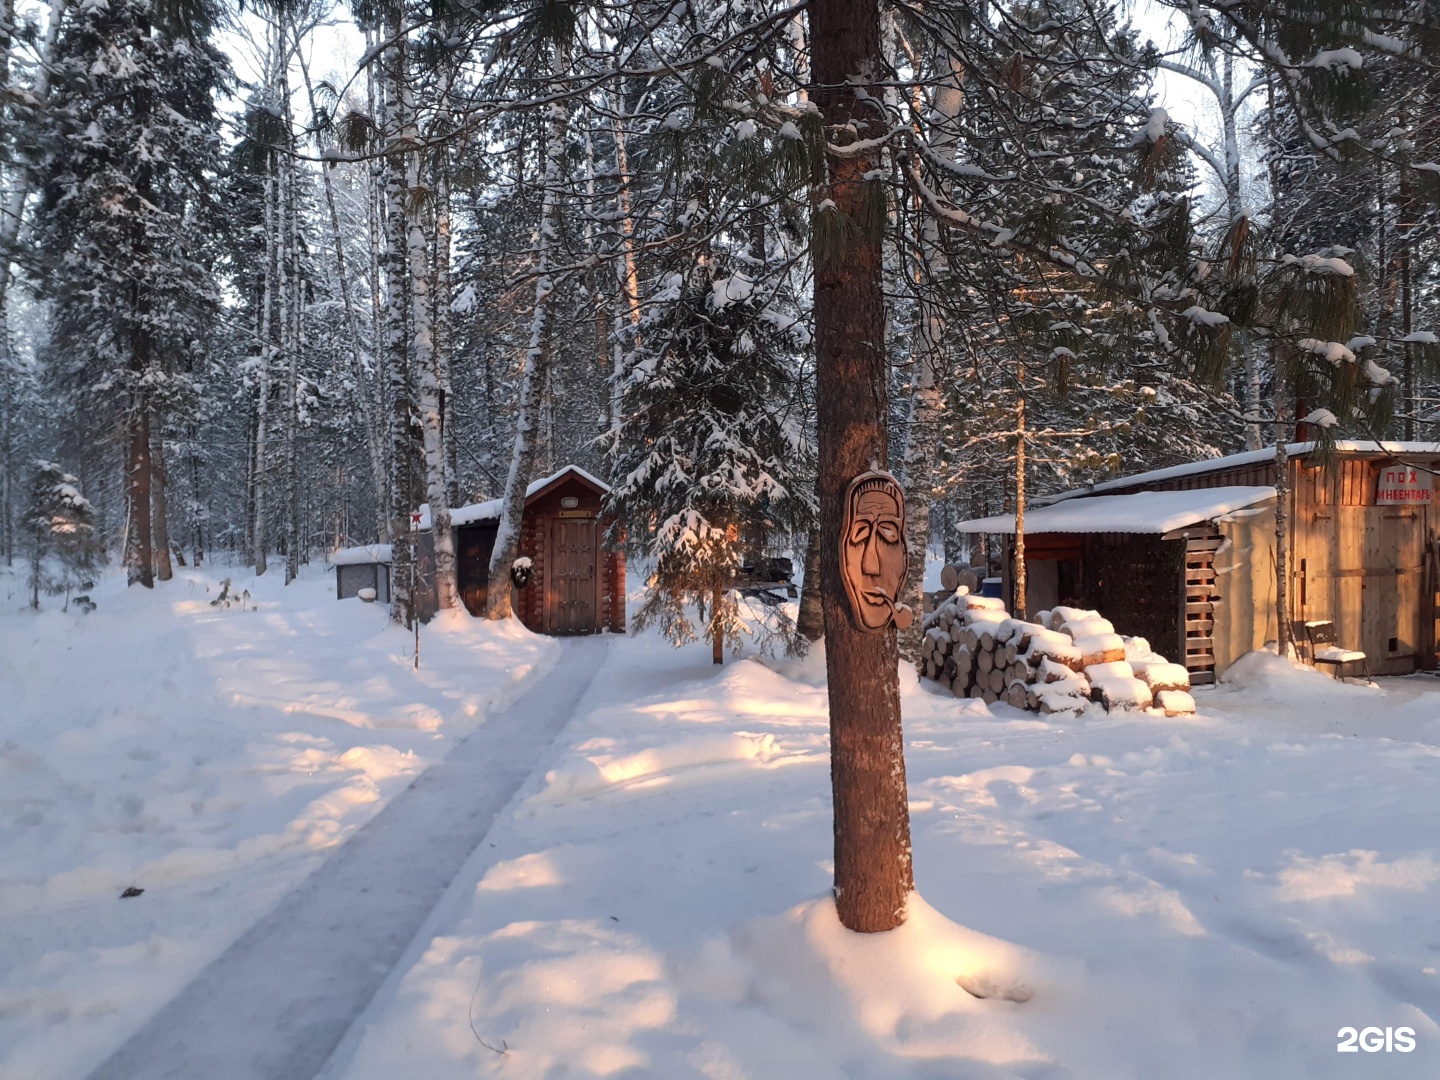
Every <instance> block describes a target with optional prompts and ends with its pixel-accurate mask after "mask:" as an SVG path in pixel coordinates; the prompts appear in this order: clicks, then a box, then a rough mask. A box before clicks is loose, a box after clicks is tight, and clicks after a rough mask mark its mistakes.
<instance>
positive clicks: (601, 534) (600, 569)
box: [421, 465, 625, 635]
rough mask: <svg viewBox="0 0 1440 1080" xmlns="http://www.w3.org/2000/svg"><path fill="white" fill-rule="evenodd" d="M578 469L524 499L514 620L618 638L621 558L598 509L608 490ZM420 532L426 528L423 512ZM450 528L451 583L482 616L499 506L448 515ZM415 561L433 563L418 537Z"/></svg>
mask: <svg viewBox="0 0 1440 1080" xmlns="http://www.w3.org/2000/svg"><path fill="white" fill-rule="evenodd" d="M609 490H610V489H609V487H607V486H606V485H605V484H604V483H603V482H602V481H600V480H597V479H596V478H595V477H594V476H591V475H590V474H589V473H587V472H586V471H585V470H584V469H581V468H579V467H578V466H574V465H567V466H566V467H565V468H563V469H561V470H559V471H558V472H556V473H554V474H552V475H550V476H547V477H544V478H542V479H540V480H536V481H535V482H534V483H532V484H530V485H529V487H528V488H527V489H526V493H525V511H524V516H523V517H522V518H521V520H520V545H519V553H518V556H517V557H518V558H522V559H528V560H529V561H530V565H529V580H528V581H527V582H526V584H525V585H524V586H523V587H515V588H514V594H513V597H512V600H513V602H514V605H515V611H516V614H517V615H519V616H520V619H521V621H522V622H524V624H525V625H526V626H528V627H529V628H530V629H531V630H534V631H535V632H536V633H540V634H556V635H565V634H594V633H599V632H600V631H602V630H608V631H610V632H611V633H617V634H623V633H624V632H625V553H624V551H623V549H621V548H620V547H619V546H618V545H616V546H614V547H608V548H607V546H606V545H605V542H604V538H605V533H606V530H607V529H608V528H609V525H610V519H608V518H607V517H606V516H605V514H604V511H603V503H604V498H605V495H606V494H607V493H608V492H609ZM421 513H422V517H421V528H422V530H425V529H428V525H429V512H428V508H422V511H421ZM451 523H452V526H453V527H454V530H455V559H456V577H457V579H458V583H459V587H460V596H461V599H462V600H463V601H464V604H465V607H466V608H467V609H468V610H469V611H470V613H471V614H472V615H483V614H484V613H485V602H486V598H487V593H488V584H489V582H488V577H489V568H490V555H491V552H492V551H493V550H494V547H495V534H496V532H497V531H498V529H499V525H500V500H499V499H491V500H489V501H487V502H482V503H474V504H471V505H468V506H461V507H457V508H455V509H454V510H452V511H451ZM421 546H422V548H428V549H429V550H428V551H424V552H422V556H421V558H422V561H423V560H425V559H426V558H427V557H429V558H430V560H431V565H433V556H432V555H431V554H430V553H431V552H433V544H432V543H430V538H429V536H428V534H426V533H424V532H423V531H422V541H421Z"/></svg>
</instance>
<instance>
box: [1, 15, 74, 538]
mask: <svg viewBox="0 0 1440 1080" xmlns="http://www.w3.org/2000/svg"><path fill="white" fill-rule="evenodd" d="M49 7H50V11H49V16H48V18H47V21H46V24H45V37H44V40H43V43H42V44H41V47H40V57H39V63H37V64H36V65H35V77H34V82H33V83H32V84H31V86H30V88H29V92H28V95H27V96H28V97H29V98H30V100H31V101H32V102H33V103H34V107H37V108H42V109H43V107H44V103H45V101H46V99H47V98H48V97H49V95H50V70H51V61H52V58H53V57H54V55H55V44H56V42H57V41H58V40H59V37H60V27H61V24H62V20H63V18H64V15H65V10H66V8H67V7H68V0H50V4H49ZM0 19H3V20H4V25H3V27H0V86H5V87H8V86H9V85H10V79H11V75H12V72H13V67H12V64H11V61H12V59H13V57H12V52H13V49H14V44H15V30H16V25H17V24H16V13H15V0H4V3H3V7H0ZM27 179H28V178H27V175H26V173H25V170H23V169H18V168H17V169H14V170H12V171H11V175H9V176H7V177H6V180H7V181H8V182H9V185H10V193H9V195H8V196H7V197H6V199H5V205H4V210H3V213H4V217H3V220H0V555H3V556H4V558H5V564H6V565H7V566H9V565H11V564H12V563H13V562H14V560H15V480H14V471H15V460H14V453H15V411H16V409H17V408H18V405H19V402H18V398H19V382H20V370H19V366H18V365H17V364H16V362H15V357H14V353H13V350H12V349H11V341H10V285H11V283H12V281H13V274H12V271H11V265H10V257H11V255H12V254H13V252H14V251H15V247H16V241H17V240H18V239H19V238H20V229H21V226H22V224H23V223H24V215H25V200H26V198H27V197H28V196H29V194H30V189H29V185H28V183H27V182H26V181H27Z"/></svg>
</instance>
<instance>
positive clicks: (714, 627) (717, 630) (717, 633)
mask: <svg viewBox="0 0 1440 1080" xmlns="http://www.w3.org/2000/svg"><path fill="white" fill-rule="evenodd" d="M724 595H725V587H724V586H723V585H718V584H717V585H715V586H714V587H713V588H712V589H711V590H710V661H711V663H715V664H723V663H725V624H724V623H723V622H721V621H720V601H721V600H722V599H723V597H724Z"/></svg>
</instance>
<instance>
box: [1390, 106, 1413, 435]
mask: <svg viewBox="0 0 1440 1080" xmlns="http://www.w3.org/2000/svg"><path fill="white" fill-rule="evenodd" d="M1400 125H1401V126H1402V127H1404V126H1405V112H1404V110H1401V113H1400ZM1406 145H1407V146H1408V145H1410V139H1409V137H1408V133H1407V138H1406ZM1407 156H1408V155H1407ZM1416 209H1417V208H1416V206H1415V203H1414V200H1413V199H1412V198H1411V195H1410V162H1409V161H1408V160H1403V161H1402V162H1401V167H1400V202H1399V204H1398V205H1397V206H1396V214H1395V219H1396V220H1395V226H1396V231H1397V232H1398V234H1399V235H1398V236H1397V240H1398V242H1399V244H1400V329H1401V331H1402V332H1403V333H1404V335H1405V336H1406V337H1409V336H1410V332H1411V330H1412V329H1413V326H1412V325H1411V316H1412V314H1413V312H1414V306H1413V303H1412V300H1411V295H1410V253H1411V247H1412V240H1411V231H1412V230H1413V229H1414V227H1415V217H1416ZM1404 348H1405V355H1404V361H1403V363H1402V365H1401V376H1402V385H1403V386H1404V391H1405V405H1404V409H1405V438H1406V439H1407V440H1411V439H1414V438H1415V411H1416V409H1417V407H1418V405H1419V403H1418V402H1417V400H1416V396H1415V346H1414V345H1412V344H1411V343H1410V342H1408V341H1407V342H1405V346H1404Z"/></svg>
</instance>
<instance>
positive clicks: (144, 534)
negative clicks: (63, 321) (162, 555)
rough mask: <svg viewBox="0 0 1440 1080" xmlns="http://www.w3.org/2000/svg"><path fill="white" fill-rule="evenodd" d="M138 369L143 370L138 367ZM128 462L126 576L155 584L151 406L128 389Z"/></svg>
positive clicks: (150, 586) (150, 585) (138, 582)
mask: <svg viewBox="0 0 1440 1080" xmlns="http://www.w3.org/2000/svg"><path fill="white" fill-rule="evenodd" d="M139 370H144V369H143V367H141V368H140V369H139ZM126 422H127V425H128V432H127V436H128V441H129V462H128V466H127V468H126V473H125V506H126V511H127V513H128V514H129V522H128V525H127V528H126V530H125V579H126V581H127V582H128V583H129V584H131V585H143V586H145V588H147V589H153V588H154V587H155V556H154V545H153V543H152V537H151V534H150V407H149V404H148V402H146V400H145V397H144V394H143V392H141V391H139V390H132V391H131V392H130V411H129V417H128V419H127V421H126Z"/></svg>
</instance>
